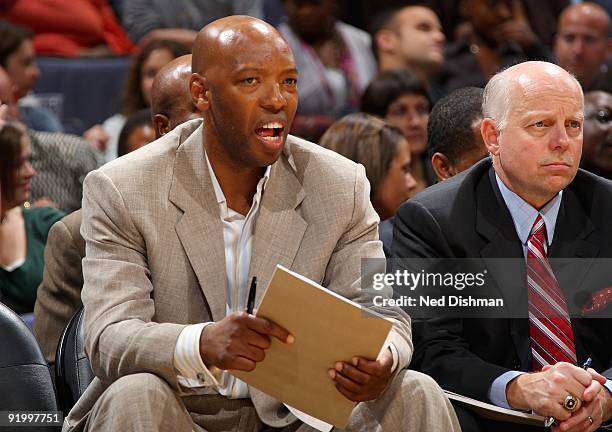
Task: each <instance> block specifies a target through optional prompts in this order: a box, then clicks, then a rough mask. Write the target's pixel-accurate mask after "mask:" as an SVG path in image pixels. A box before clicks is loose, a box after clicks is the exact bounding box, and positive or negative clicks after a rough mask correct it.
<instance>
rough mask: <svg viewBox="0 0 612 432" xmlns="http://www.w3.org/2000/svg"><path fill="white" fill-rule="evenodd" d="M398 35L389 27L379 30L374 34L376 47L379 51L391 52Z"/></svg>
mask: <svg viewBox="0 0 612 432" xmlns="http://www.w3.org/2000/svg"><path fill="white" fill-rule="evenodd" d="M396 40H397V35H396V34H395V33H394V32H392V31H391V30H388V29H382V30H379V31H378V32H377V33H376V34H375V35H374V41H375V43H376V49H377V50H378V51H379V52H390V51H393V50H394V49H395V45H396Z"/></svg>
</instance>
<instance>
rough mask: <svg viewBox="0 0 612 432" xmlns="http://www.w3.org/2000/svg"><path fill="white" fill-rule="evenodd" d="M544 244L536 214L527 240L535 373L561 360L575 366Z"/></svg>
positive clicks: (542, 227)
mask: <svg viewBox="0 0 612 432" xmlns="http://www.w3.org/2000/svg"><path fill="white" fill-rule="evenodd" d="M545 241H546V226H545V225H544V220H543V219H542V216H541V215H538V217H537V219H536V221H535V223H534V224H533V228H532V229H531V234H530V235H529V239H528V241H527V285H528V289H529V335H530V337H531V354H532V356H533V363H532V368H533V370H534V371H540V370H541V369H542V366H544V365H547V364H555V363H557V362H560V361H564V362H569V363H572V364H576V348H575V346H574V333H573V331H572V324H571V322H570V319H569V311H568V309H567V303H566V301H565V296H564V295H563V293H562V292H561V289H560V288H559V284H558V282H557V279H556V278H555V275H554V273H553V271H552V268H551V267H550V264H549V262H548V259H547V258H546V249H545V248H544V242H545Z"/></svg>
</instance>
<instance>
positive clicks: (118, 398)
mask: <svg viewBox="0 0 612 432" xmlns="http://www.w3.org/2000/svg"><path fill="white" fill-rule="evenodd" d="M192 69H193V71H194V72H195V73H194V74H193V75H192V78H191V82H190V91H191V97H192V100H193V101H194V104H195V105H196V107H197V108H198V110H199V111H200V112H202V113H203V117H204V121H203V122H201V121H199V120H193V121H190V122H187V123H185V124H183V125H181V126H179V127H177V128H176V129H174V130H173V131H172V132H170V133H168V134H167V135H165V136H164V137H162V138H161V139H159V140H157V141H155V142H154V143H152V144H149V145H148V146H146V147H143V148H141V149H139V150H137V151H135V152H134V153H131V154H129V155H127V156H126V157H124V158H121V159H119V160H117V161H114V162H111V163H109V164H107V165H106V166H104V167H103V168H101V169H100V170H97V171H95V172H93V173H92V174H91V175H89V176H88V177H87V179H86V181H85V194H84V200H83V225H82V227H81V233H82V235H83V237H84V239H85V242H86V252H87V255H86V258H85V259H84V260H83V273H84V280H85V284H84V287H83V293H82V299H83V304H84V305H85V332H86V346H87V351H88V354H89V358H90V360H91V364H92V368H93V370H94V372H95V374H96V375H97V378H96V379H95V380H94V382H93V383H92V384H91V385H90V387H89V388H88V390H87V391H86V393H85V394H84V395H83V397H82V398H81V400H79V402H78V403H77V405H76V406H75V408H74V409H73V410H72V411H71V413H70V415H69V417H68V418H67V420H66V423H65V425H64V430H82V429H85V430H91V431H118V430H121V431H126V430H133V431H136V430H142V431H165V430H167V431H170V430H172V431H175V430H178V431H191V430H196V431H225V430H236V431H244V430H262V429H266V428H281V429H284V430H300V431H307V430H312V429H311V428H310V427H309V426H307V425H305V424H302V423H301V422H300V421H298V420H297V418H296V417H295V416H294V415H293V414H292V413H290V412H289V411H288V409H287V408H286V407H285V406H284V405H283V404H281V403H280V402H279V401H277V400H274V399H273V398H271V397H270V396H268V395H266V394H264V393H261V392H260V391H258V390H256V389H255V388H249V387H248V386H246V385H245V384H244V383H242V382H241V381H239V380H237V379H234V378H233V377H232V376H231V375H230V374H229V373H228V372H227V371H228V370H252V369H253V368H254V367H255V366H256V364H257V362H259V361H261V360H263V358H264V355H265V350H266V349H267V348H268V347H269V346H270V339H271V338H276V339H278V340H280V341H281V342H282V343H291V342H292V336H291V335H290V334H289V332H288V331H287V330H286V329H283V328H282V327H279V326H278V325H277V324H275V323H272V322H270V321H268V320H266V319H264V318H261V317H257V316H254V315H251V314H247V313H246V312H245V311H244V308H245V301H246V286H247V285H248V282H247V281H250V280H251V277H252V276H254V275H256V276H257V278H258V281H259V282H260V284H261V286H262V287H265V286H267V284H268V283H269V281H270V279H271V277H272V273H273V271H274V268H275V266H276V264H281V265H283V266H286V267H288V268H290V269H292V270H294V271H296V272H298V273H300V274H302V275H304V276H306V277H308V278H310V279H312V280H314V281H317V282H319V283H321V284H322V285H323V286H326V287H327V288H329V289H331V290H333V291H335V292H337V293H338V294H340V295H342V296H344V297H347V298H349V299H352V300H354V301H356V302H358V303H361V304H363V305H369V304H371V297H369V296H368V295H367V293H366V292H365V291H362V290H361V282H360V267H361V260H362V258H383V257H384V255H383V252H382V246H381V243H380V241H378V235H377V224H378V217H377V215H376V213H375V212H374V210H373V208H372V205H371V203H370V201H369V185H368V183H367V180H366V177H365V173H364V169H363V167H362V166H361V165H357V164H355V163H353V162H351V161H349V160H348V159H345V158H344V157H342V156H340V155H338V154H336V153H333V152H331V151H328V150H325V149H322V148H320V147H319V146H317V145H315V144H312V143H309V142H307V141H304V140H301V139H299V138H295V137H291V136H288V130H289V128H290V126H291V122H292V120H293V117H294V115H295V111H296V108H297V88H296V81H297V71H296V70H295V62H294V60H293V55H292V54H291V51H290V50H289V48H288V46H287V44H286V42H285V41H284V40H283V39H282V37H281V36H280V35H279V34H278V33H277V31H276V30H275V29H274V28H273V27H271V26H269V25H268V24H266V23H264V22H263V21H260V20H257V19H254V18H249V17H228V18H224V19H221V20H218V21H216V22H214V23H212V24H210V25H209V26H207V27H205V28H204V29H203V30H202V31H201V32H200V33H199V35H198V38H197V39H196V42H195V45H194V53H193V63H192ZM379 270H382V269H379ZM262 293H263V290H259V291H258V293H257V294H258V297H257V299H256V304H258V303H259V301H260V297H261V294H262ZM378 312H380V313H382V314H384V315H385V316H387V317H389V318H390V319H392V321H393V328H392V331H391V334H390V338H389V344H388V347H387V348H385V349H383V350H382V352H381V354H380V355H379V356H378V358H376V359H365V358H359V360H358V362H357V363H356V364H350V363H346V362H339V364H338V365H337V368H336V369H335V372H333V373H332V371H331V370H330V371H329V372H330V374H331V376H330V378H329V379H330V380H332V382H333V384H335V386H336V388H337V389H338V391H340V392H341V393H342V394H343V395H345V397H347V398H348V399H350V400H354V401H356V402H359V403H358V404H357V407H356V409H355V410H354V411H353V414H352V416H351V419H350V421H349V425H348V427H347V430H349V431H357V430H364V431H366V430H367V431H372V430H373V431H377V430H389V431H395V430H411V431H433V430H444V431H453V430H458V424H457V420H456V418H455V416H454V413H453V410H452V408H451V406H450V404H449V402H448V400H447V399H446V398H445V397H444V396H443V394H442V392H441V390H440V388H439V387H437V385H436V384H435V383H434V382H433V381H432V380H431V379H430V378H429V377H427V376H425V375H422V374H419V373H417V372H413V371H407V370H406V367H407V366H408V363H409V362H410V357H411V354H412V342H411V335H410V324H409V319H408V317H407V316H406V315H405V314H404V313H403V312H402V311H401V310H399V309H392V308H386V309H379V310H378ZM313 319H315V317H313ZM332 367H334V365H330V368H332ZM322 373H325V372H322Z"/></svg>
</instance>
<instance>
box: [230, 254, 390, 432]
mask: <svg viewBox="0 0 612 432" xmlns="http://www.w3.org/2000/svg"><path fill="white" fill-rule="evenodd" d="M257 316H260V317H264V318H267V319H270V320H272V321H274V322H276V323H277V324H279V325H281V326H283V327H285V328H286V329H287V330H289V332H291V333H292V334H293V335H294V336H295V343H293V344H291V345H286V344H283V343H282V342H280V341H278V340H276V339H275V338H272V345H271V346H270V348H269V349H268V350H266V358H265V359H264V360H263V361H262V362H260V363H258V364H257V367H256V368H255V370H253V371H252V372H243V371H232V374H233V375H235V376H236V377H238V378H240V379H241V380H243V381H245V382H246V383H248V384H249V385H250V386H253V387H255V388H257V389H259V390H261V391H263V392H264V393H267V394H269V395H270V396H272V397H274V398H275V399H277V400H279V401H281V402H283V403H285V404H287V405H290V406H292V407H294V408H297V409H298V410H300V411H303V412H304V413H306V414H309V415H311V416H313V417H316V418H318V419H320V420H323V421H325V422H327V423H330V424H332V425H334V426H336V427H339V428H341V429H343V428H344V427H345V426H346V424H347V421H348V418H349V416H350V414H351V411H352V410H353V408H354V407H355V402H351V401H349V400H348V399H346V398H345V397H344V396H343V395H342V394H341V393H340V392H339V391H338V390H337V389H336V387H335V385H334V381H332V380H331V379H330V378H329V375H328V370H329V369H331V368H333V367H334V364H335V362H336V361H347V362H350V360H351V358H352V357H354V356H361V357H364V358H369V359H375V358H376V357H377V356H378V354H379V353H380V351H381V349H382V348H383V345H384V343H385V340H386V338H387V335H388V334H389V331H390V330H391V326H392V322H391V321H390V320H388V319H386V318H383V317H381V316H380V315H376V314H374V313H372V312H369V311H367V310H365V309H362V308H361V307H360V306H359V305H358V304H356V303H354V302H352V301H349V300H347V299H345V298H343V297H341V296H339V295H338V294H335V293H333V292H331V291H329V290H327V289H325V288H323V287H321V286H320V285H318V284H316V283H314V282H312V281H311V280H308V279H307V278H305V277H303V276H301V275H299V274H297V273H294V272H292V271H290V270H287V269H286V268H284V267H282V266H280V265H278V266H276V270H275V272H274V275H273V277H272V281H271V282H270V285H269V286H268V289H267V290H266V292H265V294H264V296H263V299H262V301H261V304H260V305H259V308H258V310H257Z"/></svg>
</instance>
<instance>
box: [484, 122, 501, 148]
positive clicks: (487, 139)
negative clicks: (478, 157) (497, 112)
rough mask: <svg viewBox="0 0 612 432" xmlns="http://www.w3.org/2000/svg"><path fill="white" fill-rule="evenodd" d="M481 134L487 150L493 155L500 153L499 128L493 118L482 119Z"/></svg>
mask: <svg viewBox="0 0 612 432" xmlns="http://www.w3.org/2000/svg"><path fill="white" fill-rule="evenodd" d="M480 135H481V136H482V140H483V141H484V145H485V147H486V148H487V151H488V152H489V153H490V154H491V155H497V154H498V153H499V130H498V129H497V123H496V122H495V120H493V119H492V118H484V119H482V123H481V124H480Z"/></svg>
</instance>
